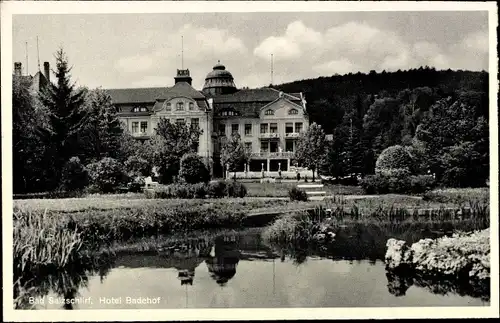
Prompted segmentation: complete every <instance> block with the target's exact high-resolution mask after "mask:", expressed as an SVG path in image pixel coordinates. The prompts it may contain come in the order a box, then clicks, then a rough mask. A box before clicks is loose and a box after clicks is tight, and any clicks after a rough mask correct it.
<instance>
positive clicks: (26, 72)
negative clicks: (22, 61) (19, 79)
mask: <svg viewBox="0 0 500 323" xmlns="http://www.w3.org/2000/svg"><path fill="white" fill-rule="evenodd" d="M26 75H28V42H26Z"/></svg>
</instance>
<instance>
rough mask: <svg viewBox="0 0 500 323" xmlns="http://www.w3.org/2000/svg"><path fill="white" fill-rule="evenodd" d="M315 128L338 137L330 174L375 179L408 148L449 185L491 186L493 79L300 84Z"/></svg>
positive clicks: (395, 77) (380, 76)
mask: <svg viewBox="0 0 500 323" xmlns="http://www.w3.org/2000/svg"><path fill="white" fill-rule="evenodd" d="M276 88H278V89H280V90H282V91H286V92H300V91H303V92H305V96H306V100H307V102H308V103H307V109H308V113H309V120H310V123H313V122H315V123H317V124H319V125H321V127H322V128H323V129H324V130H325V132H326V133H330V134H333V141H332V142H330V144H329V148H328V150H327V158H326V161H325V163H324V164H323V167H322V173H323V174H327V175H332V176H336V177H343V176H348V175H352V174H359V175H366V174H372V173H373V172H374V170H375V161H376V159H377V157H378V156H379V155H380V153H381V152H382V151H383V150H384V149H386V148H388V147H390V146H394V145H402V146H405V147H408V149H409V150H410V151H412V156H413V157H414V160H415V163H416V164H418V165H417V166H418V168H419V171H420V172H421V173H428V172H431V173H433V174H436V177H437V180H438V181H439V182H440V183H441V184H443V185H448V186H479V185H484V183H485V181H486V179H487V178H488V172H489V149H488V145H489V132H488V120H489V117H488V109H489V105H488V104H489V102H488V74H487V73H486V72H470V71H451V70H446V71H436V70H435V69H433V68H428V67H425V68H422V67H421V68H418V69H412V70H409V71H397V72H392V73H386V72H385V71H384V72H382V73H376V72H374V71H372V72H370V73H369V74H362V73H357V74H348V75H343V76H339V75H335V76H332V77H320V78H317V79H310V80H302V81H296V82H293V83H288V84H282V85H278V86H276Z"/></svg>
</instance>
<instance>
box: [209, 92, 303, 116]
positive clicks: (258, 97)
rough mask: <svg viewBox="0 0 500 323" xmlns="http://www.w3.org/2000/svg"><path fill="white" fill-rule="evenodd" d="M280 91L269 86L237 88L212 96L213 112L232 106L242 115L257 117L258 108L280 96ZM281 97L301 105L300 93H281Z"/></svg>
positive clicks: (217, 112)
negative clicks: (237, 89)
mask: <svg viewBox="0 0 500 323" xmlns="http://www.w3.org/2000/svg"><path fill="white" fill-rule="evenodd" d="M280 93H281V92H280V91H278V90H275V89H271V88H261V89H251V90H239V91H238V92H236V93H233V94H226V95H219V96H215V97H214V98H213V100H214V112H215V113H216V114H219V112H220V111H221V110H224V109H229V108H233V109H234V110H236V111H238V113H239V115H240V116H243V117H258V116H259V114H260V110H261V109H262V108H263V107H264V106H266V105H268V104H270V103H272V102H274V101H277V100H278V99H279V98H280ZM283 98H284V99H286V100H288V101H290V102H292V103H294V104H297V105H298V106H302V98H301V94H300V93H292V94H290V93H283Z"/></svg>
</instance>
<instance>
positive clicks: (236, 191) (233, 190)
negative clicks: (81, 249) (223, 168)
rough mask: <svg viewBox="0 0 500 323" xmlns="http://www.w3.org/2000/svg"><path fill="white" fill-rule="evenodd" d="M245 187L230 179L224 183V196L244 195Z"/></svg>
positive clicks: (245, 193) (245, 192)
mask: <svg viewBox="0 0 500 323" xmlns="http://www.w3.org/2000/svg"><path fill="white" fill-rule="evenodd" d="M246 195H247V188H246V187H245V185H243V184H242V183H240V182H236V181H232V182H229V183H226V196H228V197H245V196H246Z"/></svg>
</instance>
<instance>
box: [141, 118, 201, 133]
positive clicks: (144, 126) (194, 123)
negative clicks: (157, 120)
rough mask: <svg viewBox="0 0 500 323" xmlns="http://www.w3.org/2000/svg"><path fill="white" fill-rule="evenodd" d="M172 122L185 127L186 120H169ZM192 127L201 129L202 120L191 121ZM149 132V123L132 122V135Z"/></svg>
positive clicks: (194, 119)
mask: <svg viewBox="0 0 500 323" xmlns="http://www.w3.org/2000/svg"><path fill="white" fill-rule="evenodd" d="M169 121H170V122H175V123H176V124H181V125H185V124H186V119H175V120H172V121H171V120H169ZM191 127H195V128H199V127H200V119H198V118H192V119H191ZM147 131H148V122H147V121H133V122H132V133H146V132H147Z"/></svg>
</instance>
